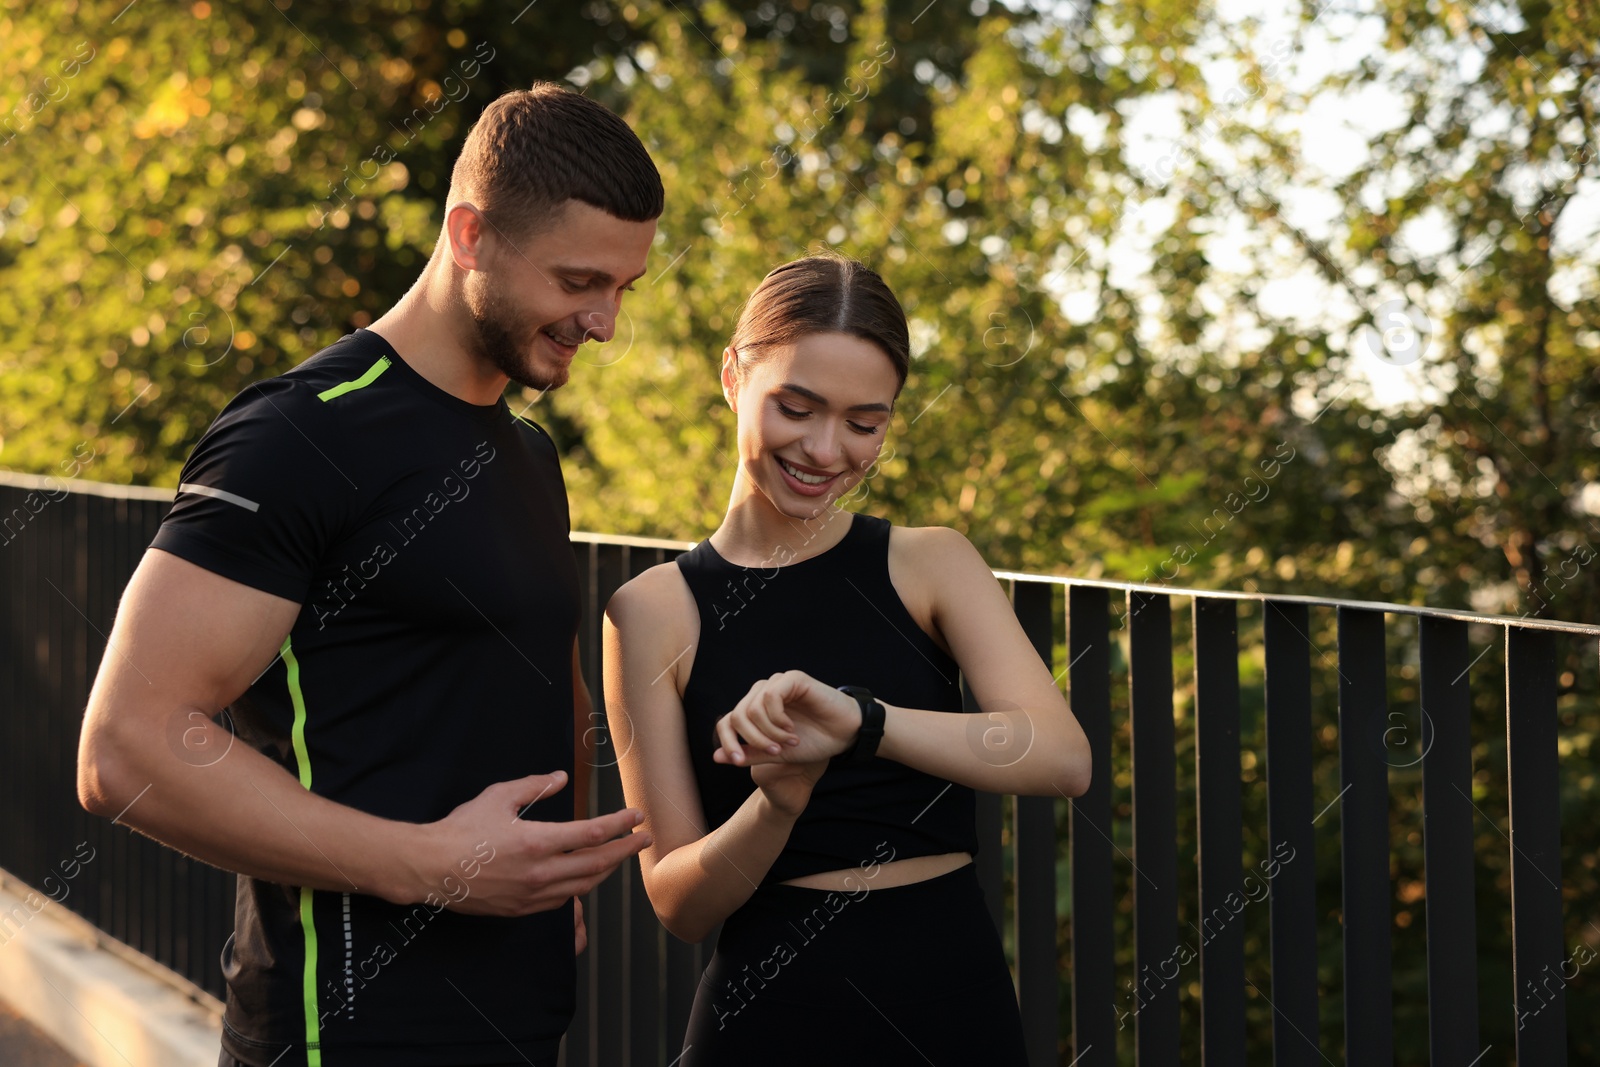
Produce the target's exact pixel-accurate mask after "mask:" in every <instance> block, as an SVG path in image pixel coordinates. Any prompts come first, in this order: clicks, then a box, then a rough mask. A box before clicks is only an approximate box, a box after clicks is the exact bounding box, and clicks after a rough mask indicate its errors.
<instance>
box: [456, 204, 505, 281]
mask: <svg viewBox="0 0 1600 1067" xmlns="http://www.w3.org/2000/svg"><path fill="white" fill-rule="evenodd" d="M485 223H486V220H485V219H484V217H483V212H482V211H479V210H478V206H477V205H476V204H474V203H472V202H471V201H468V200H459V201H457V202H456V203H454V204H452V205H451V206H450V210H449V211H448V212H447V213H446V214H445V217H444V231H445V239H446V241H448V243H449V246H450V258H451V259H453V260H455V264H456V266H457V267H460V268H461V269H462V270H481V269H483V267H484V265H485V264H486V263H487V261H488V253H489V242H490V241H492V240H493V237H492V236H491V235H490V234H489V232H488V231H489V227H488V226H487V225H486V224H485Z"/></svg>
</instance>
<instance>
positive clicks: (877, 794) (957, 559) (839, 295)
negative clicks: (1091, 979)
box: [605, 256, 1089, 1067]
mask: <svg viewBox="0 0 1600 1067" xmlns="http://www.w3.org/2000/svg"><path fill="white" fill-rule="evenodd" d="M908 361H909V343H908V337H907V330H906V320H905V314H904V312H903V311H902V310H901V308H900V304H899V302H898V301H897V300H896V299H895V297H894V294H893V293H891V292H890V291H889V289H888V287H887V286H886V285H885V284H884V282H883V280H882V279H881V278H880V277H878V275H877V274H875V273H873V272H872V271H871V270H868V269H867V268H866V267H864V266H862V265H861V264H859V263H856V262H855V261H853V260H849V259H844V258H840V257H835V256H812V257H808V258H805V259H801V260H797V261H795V262H793V263H788V264H785V265H784V266H781V267H779V268H778V269H776V270H774V271H773V272H772V273H771V274H769V275H767V277H766V278H765V279H764V280H763V281H762V283H761V285H760V286H759V287H758V288H757V289H756V291H755V293H754V294H753V295H752V296H751V298H750V301H749V303H748V304H747V305H746V307H745V309H744V311H743V313H742V315H741V316H740V319H739V324H738V327H737V328H736V330H735V332H734V336H733V339H732V342H731V343H730V344H729V345H728V347H727V349H726V350H725V351H724V352H723V358H722V387H723V394H724V396H725V397H726V398H727V402H728V406H729V407H730V408H732V409H733V411H734V413H735V415H736V417H737V420H738V452H739V457H738V468H737V470H736V472H735V475H734V481H733V494H732V497H731V499H730V501H729V504H728V513H727V516H726V517H725V518H724V519H723V521H722V525H721V526H719V527H718V528H717V530H716V532H715V533H713V534H712V535H711V537H710V538H709V539H707V540H706V541H703V542H701V543H700V544H699V545H697V546H696V547H695V548H694V549H693V550H692V551H690V552H688V553H686V554H684V555H683V556H681V557H679V558H678V560H677V561H676V562H674V563H669V564H665V565H663V566H660V567H655V568H652V569H651V570H649V571H647V572H645V573H644V574H642V575H640V576H639V577H638V578H635V579H634V580H633V581H631V582H629V583H628V584H627V585H626V586H624V587H623V588H622V589H620V590H619V591H618V592H617V594H616V596H615V597H614V598H613V599H612V601H611V603H610V605H609V607H608V608H607V614H606V630H605V632H606V645H605V657H606V665H605V690H606V706H607V709H608V717H609V719H610V723H611V726H612V729H613V730H614V731H615V734H616V741H617V745H618V751H620V752H622V753H625V755H623V756H622V758H621V763H620V768H621V771H622V781H623V788H624V791H625V793H626V795H627V800H628V804H629V805H630V806H633V807H637V808H639V809H640V810H642V811H643V812H644V813H645V823H644V825H646V826H648V828H649V830H650V832H651V834H652V835H653V837H654V843H653V844H652V845H651V846H650V847H649V848H647V849H645V850H644V851H643V852H641V853H640V855H639V860H640V865H641V870H642V872H643V877H644V884H645V889H646V891H647V892H648V893H649V895H650V901H651V903H652V904H653V905H654V907H655V910H656V914H657V915H658V916H659V917H660V919H661V921H662V922H663V923H664V924H665V925H666V927H667V929H668V930H669V931H671V932H672V933H673V934H675V935H676V936H678V937H680V938H682V939H684V940H686V941H700V940H703V939H704V938H706V937H707V936H708V935H709V934H710V932H711V931H712V929H713V928H715V927H716V926H717V924H718V923H722V924H723V926H722V932H721V936H720V937H719V939H718V942H717V948H716V952H715V954H714V955H713V957H712V960H711V963H710V964H709V966H708V967H707V968H706V973H705V976H704V977H703V979H702V980H701V984H700V988H699V990H698V993H697V996H696V999H695V1005H694V1010H693V1014H692V1019H691V1022H690V1026H689V1032H688V1034H687V1035H686V1036H685V1039H684V1049H685V1055H684V1057H683V1060H682V1063H683V1065H684V1067H708V1065H713V1064H763V1065H767V1064H790V1063H793V1064H807V1065H812V1064H819V1063H845V1064H848V1063H873V1064H885V1063H902V1062H915V1063H922V1062H924V1061H927V1062H932V1063H936V1064H941V1065H942V1064H946V1063H948V1064H973V1063H982V1064H986V1065H1011V1064H1024V1063H1025V1062H1026V1061H1025V1057H1024V1054H1023V1051H1022V1037H1021V1026H1020V1019H1019V1017H1018V1013H1017V1004H1016V999H1015V994H1014V992H1013V989H1012V985H1011V980H1010V975H1009V972H1008V971H1007V969H1006V965H1005V960H1004V957H1003V955H1002V951H1001V946H1000V942H999V938H998V936H997V935H996V932H995V929H994V925H993V923H992V922H991V920H990V918H989V914H988V912H987V910H986V909H985V906H984V902H983V898H982V896H981V894H980V892H979V888H978V882H977V878H976V875H975V873H974V869H973V866H972V853H973V852H975V851H976V849H977V837H976V832H975V828H974V818H973V811H974V803H975V793H974V791H975V790H979V789H982V790H987V791H990V792H997V793H1023V794H1038V795H1044V796H1056V795H1065V796H1074V795H1077V794H1079V793H1081V792H1082V791H1083V790H1084V789H1085V788H1086V787H1087V785H1088V777H1089V751H1088V744H1087V742H1086V740H1085V738H1084V735H1083V731H1082V730H1081V729H1080V728H1079V727H1078V724H1077V721H1076V720H1075V719H1074V718H1073V717H1072V714H1071V712H1070V711H1069V710H1068V709H1067V706H1066V702H1065V701H1064V700H1063V699H1062V696H1061V693H1060V691H1059V690H1057V688H1056V686H1055V683H1054V681H1053V679H1052V678H1051V676H1050V672H1049V670H1048V669H1047V668H1046V667H1045V665H1044V664H1043V663H1042V662H1041V661H1040V659H1039V656H1038V655H1037V654H1036V653H1035V652H1034V650H1033V647H1032V646H1031V645H1030V644H1029V642H1028V640H1027V638H1026V636H1025V635H1024V634H1023V632H1022V629H1021V627H1020V626H1019V625H1018V624H1017V620H1016V616H1015V615H1014V614H1013V613H1012V610H1011V607H1010V605H1009V604H1008V603H1007V601H1006V597H1005V595H1004V593H1003V592H1002V591H1001V589H1000V586H999V584H998V583H997V582H996V581H995V579H994V576H993V574H991V572H990V571H989V569H988V567H987V566H986V565H985V564H984V562H983V559H982V558H981V557H980V556H979V555H978V553H977V552H976V551H975V550H974V549H973V547H972V546H971V545H970V544H969V543H968V542H967V540H966V538H964V537H963V536H962V535H961V534H959V533H957V532H955V531H953V530H947V529H944V528H940V527H930V528H926V529H907V528H901V527H890V525H889V524H888V523H887V522H885V521H883V520H881V519H876V518H871V517H869V516H866V515H859V514H851V513H850V512H848V511H845V510H842V509H841V508H839V507H837V506H835V505H836V503H837V502H839V501H840V499H841V498H842V497H844V496H845V494H848V493H851V491H852V490H853V489H856V488H857V487H858V486H859V487H860V488H861V489H862V490H865V489H866V484H865V483H864V482H863V479H864V478H865V477H866V476H867V474H868V472H869V471H870V470H871V468H872V467H873V465H874V463H875V462H876V460H877V458H878V455H879V451H880V449H881V448H882V447H883V440H884V435H885V433H886V431H887V429H888V424H889V419H890V416H891V414H892V413H893V410H894V402H895V398H896V397H897V395H898V394H899V392H900V388H901V386H902V385H903V384H904V382H905V377H906V370H907V365H908ZM960 675H965V676H966V679H967V681H968V683H969V685H970V686H971V688H972V691H973V694H974V695H975V697H976V698H977V701H978V704H979V706H980V707H981V708H983V709H984V711H983V712H982V713H976V714H964V713H963V712H962V703H961V691H960V687H959V676H960ZM839 686H844V687H845V689H843V690H841V689H840V688H837V687H839Z"/></svg>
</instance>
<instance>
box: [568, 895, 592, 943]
mask: <svg viewBox="0 0 1600 1067" xmlns="http://www.w3.org/2000/svg"><path fill="white" fill-rule="evenodd" d="M588 947H589V928H588V927H587V926H585V925H583V898H582V897H573V898H572V954H573V955H574V956H581V955H583V950H584V949H586V948H588Z"/></svg>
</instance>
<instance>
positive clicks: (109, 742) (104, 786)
mask: <svg viewBox="0 0 1600 1067" xmlns="http://www.w3.org/2000/svg"><path fill="white" fill-rule="evenodd" d="M83 731H84V732H83V738H82V740H81V741H80V742H79V745H78V803H79V804H81V805H83V809H84V810H85V811H87V812H89V813H90V814H91V815H99V816H102V817H104V818H115V817H116V816H118V815H120V814H121V813H122V812H123V811H124V810H126V808H127V806H128V804H129V803H130V802H131V801H133V800H134V799H135V797H136V795H137V793H138V792H139V789H140V788H142V787H140V786H135V785H133V778H134V776H133V775H132V774H130V773H129V769H128V761H127V759H126V757H125V756H124V755H123V754H122V752H121V751H120V750H119V749H118V747H117V745H116V743H115V741H114V739H113V738H111V737H110V736H108V731H106V730H103V729H95V728H94V726H93V725H92V719H86V720H85V721H84V727H83Z"/></svg>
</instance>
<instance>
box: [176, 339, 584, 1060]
mask: <svg viewBox="0 0 1600 1067" xmlns="http://www.w3.org/2000/svg"><path fill="white" fill-rule="evenodd" d="M568 522H569V520H568V512H567V500H566V491H565V486H564V483H563V482H562V478H561V468H560V464H559V462H558V459H557V455H556V450H555V447H554V445H553V444H552V442H551V441H550V438H549V437H548V436H547V435H546V434H545V432H544V431H543V430H541V429H540V428H538V427H537V426H535V425H534V424H533V423H531V422H528V421H525V420H523V419H521V418H518V417H516V416H514V415H513V414H512V413H511V410H510V409H509V408H508V407H507V406H506V404H505V402H504V401H503V400H502V401H500V402H499V403H496V404H494V405H491V406H487V407H485V406H479V405H474V404H469V403H467V402H466V401H463V400H461V399H459V398H457V397H455V396H452V395H450V394H449V393H446V392H445V391H443V390H441V389H439V388H437V387H436V386H434V385H432V384H431V383H429V382H428V381H427V380H426V379H425V378H423V377H422V376H421V375H419V374H418V373H417V372H416V371H415V370H413V369H412V368H411V367H409V366H407V365H406V364H405V362H404V361H403V360H401V359H400V357H399V355H398V354H397V353H396V352H395V351H394V349H393V348H391V347H390V346H389V344H388V343H387V342H386V341H385V340H384V339H383V338H382V337H380V336H379V335H377V334H375V333H372V332H370V331H365V330H361V331H357V332H356V333H354V334H352V335H350V336H347V337H345V338H343V339H342V340H340V341H339V342H337V343H336V344H334V345H332V346H331V347H329V348H327V349H324V350H323V351H322V352H319V353H317V354H316V355H315V356H313V357H311V358H310V359H309V360H307V361H306V362H305V363H303V364H301V365H300V366H298V367H296V368H295V369H294V370H291V371H289V372H288V373H287V374H284V375H281V376H280V377H277V378H272V379H269V380H267V381H263V382H260V383H257V384H255V385H252V386H250V387H249V388H247V389H245V390H244V391H243V392H242V393H240V394H239V396H238V397H236V398H235V399H234V400H233V402H232V403H230V404H229V405H228V406H227V408H226V409H225V410H224V411H223V412H222V414H221V415H220V416H218V418H217V420H216V422H215V423H213V424H212V426H211V428H210V429H209V430H207V431H206V434H205V436H204V437H202V438H201V440H200V443H199V444H198V445H197V446H196V447H195V450H194V453H193V454H192V455H191V456H190V457H189V461H188V462H187V463H186V464H185V466H184V469H183V474H182V479H181V485H180V487H179V492H178V498H177V502H176V503H175V504H174V506H173V508H172V511H171V513H170V514H169V515H168V516H167V518H166V521H165V522H164V523H163V525H162V527H161V529H160V531H159V532H158V533H157V534H156V537H155V541H154V542H153V547H154V548H158V549H161V550H162V551H165V552H170V553H172V554H174V555H177V556H180V557H182V558H183V559H186V560H189V561H191V562H193V563H195V564H197V565H199V566H201V567H204V568H206V569H207V570H209V571H213V572H215V573H217V574H220V575H222V576H223V577H226V578H230V579H232V580H234V581H237V582H242V583H243V584H245V585H249V586H252V587H254V588H257V589H261V590H264V591H266V592H268V593H272V594H274V595H276V596H280V597H284V598H286V599H289V600H292V601H295V602H296V603H298V604H300V605H302V607H301V611H300V615H299V618H298V619H297V620H296V621H295V624H294V628H293V629H292V630H291V631H290V634H289V637H288V639H287V640H286V641H285V642H284V644H283V650H282V654H281V655H280V656H279V657H278V659H277V660H276V661H275V662H274V663H273V664H272V665H271V666H270V667H269V668H268V669H267V670H266V672H265V673H263V674H262V675H261V676H260V677H259V678H257V679H256V681H255V682H253V683H252V684H251V686H250V688H249V690H248V691H247V692H246V693H245V694H244V696H242V697H241V698H240V699H239V700H238V701H237V703H235V704H234V705H233V707H232V708H230V709H229V715H230V716H231V719H232V724H233V726H234V728H235V729H236V730H237V733H238V735H239V738H238V740H237V741H236V742H235V743H236V744H249V745H252V746H254V747H256V748H258V749H259V750H261V751H262V752H264V753H266V754H267V755H268V756H269V757H271V758H272V759H275V760H277V761H278V762H279V763H280V764H282V765H283V767H285V768H286V769H287V770H288V771H289V773H291V774H293V775H295V776H296V777H297V778H298V779H299V780H300V783H301V784H302V785H303V786H305V787H306V788H307V789H310V790H312V791H313V792H315V793H317V794H319V795H321V796H324V797H327V798H329V799H330V800H334V801H337V802H339V803H341V804H345V805H348V806H350V807H353V808H357V809H359V810H361V811H365V812H369V813H371V814H373V815H378V816H382V817H385V818H389V819H398V820H402V821H406V822H417V823H421V822H430V821H433V820H436V819H439V818H442V817H443V816H445V815H446V814H448V813H449V812H450V811H451V809H453V808H455V807H456V806H457V805H459V804H461V803H463V802H465V801H468V800H471V799H472V798H473V797H476V796H477V795H478V794H479V793H481V792H482V791H483V789H484V788H485V787H487V786H488V785H490V784H492V783H495V782H502V781H507V780H510V779H514V778H520V777H523V776H525V775H529V774H536V773H544V772H548V771H553V770H555V769H557V768H562V769H564V770H566V771H567V773H568V775H569V776H570V775H571V773H572V770H573V722H572V719H573V703H572V694H573V678H572V647H573V639H574V637H575V635H576V633H577V624H578V610H579V608H578V604H579V602H578V577H577V564H576V560H575V558H574V555H573V552H572V548H571V545H570V542H569V541H568V533H569V526H568ZM227 766H228V764H227V761H226V758H223V759H222V760H220V761H218V762H217V763H216V764H215V765H213V766H211V767H205V768H197V772H196V773H211V774H219V773H220V774H223V775H226V774H227ZM524 817H526V818H529V819H540V820H546V821H565V820H570V819H571V818H572V798H571V792H570V789H565V790H562V791H560V792H559V793H556V794H555V795H553V796H552V797H550V798H548V799H545V800H542V801H540V802H539V803H538V804H536V805H534V806H533V807H532V808H530V809H529V810H528V811H527V812H526V813H525V815H524ZM313 844H316V842H313ZM328 860H329V862H330V863H332V864H334V865H335V866H337V865H338V863H339V857H338V856H337V855H329V856H328ZM493 862H494V850H493V848H492V847H491V846H489V845H488V844H487V843H482V842H474V841H463V842H462V843H461V857H460V863H459V864H458V866H457V868H456V869H455V872H454V874H453V876H451V877H450V878H448V879H445V880H442V881H441V884H440V885H438V886H437V887H435V892H434V895H433V897H432V898H430V900H429V902H427V903H424V904H420V905H416V906H413V907H401V906H397V905H392V904H389V903H387V902H385V901H383V900H381V899H379V898H377V897H375V896H369V895H367V894H366V893H363V892H362V891H361V890H362V888H363V887H359V886H354V885H352V886H351V887H350V889H349V891H348V892H325V891H321V890H318V891H315V892H313V891H312V890H309V889H303V888H298V887H293V886H286V885H277V884H273V883H271V882H265V881H262V880H260V879H254V878H245V877H242V876H241V877H240V879H239V895H238V907H237V911H236V915H235V931H234V938H233V939H232V941H231V942H230V943H229V946H228V948H227V949H226V950H225V951H224V956H223V968H224V974H225V975H226V977H227V981H228V1004H227V1014H226V1016H225V1018H224V1029H223V1044H224V1046H225V1048H226V1049H227V1051H228V1052H229V1053H231V1054H232V1055H234V1056H235V1057H237V1058H238V1059H240V1060H241V1061H243V1062H245V1063H249V1064H253V1065H259V1067H266V1065H268V1064H273V1065H276V1067H289V1065H291V1064H306V1065H307V1067H320V1065H322V1064H326V1065H327V1067H341V1065H344V1064H380V1063H381V1064H385V1065H395V1067H407V1065H424V1064H480V1063H504V1062H507V1061H516V1062H520V1061H521V1060H523V1059H527V1060H529V1061H530V1062H533V1063H538V1064H543V1063H544V1062H546V1060H547V1059H549V1060H550V1062H554V1060H553V1057H554V1055H555V1053H556V1049H557V1046H558V1043H559V1041H560V1038H561V1034H562V1033H563V1032H564V1031H565V1030H566V1027H567V1025H568V1023H569V1022H570V1021H571V1017H572V1012H573V1007H574V1004H573V998H574V975H575V970H574V963H573V916H572V910H571V908H570V907H568V908H559V909H557V910H555V911H549V912H542V913H539V914H536V915H530V916H527V917H525V918H519V919H501V918H487V917H480V916H471V915H463V914H460V913H458V912H454V911H449V910H446V906H447V905H448V904H449V903H451V902H452V901H459V900H461V899H463V897H464V896H465V895H467V894H470V893H471V892H472V879H473V878H474V877H476V876H477V875H479V874H480V873H481V872H482V870H483V867H484V865H485V864H492V863H493ZM286 1050H287V1051H286Z"/></svg>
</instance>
